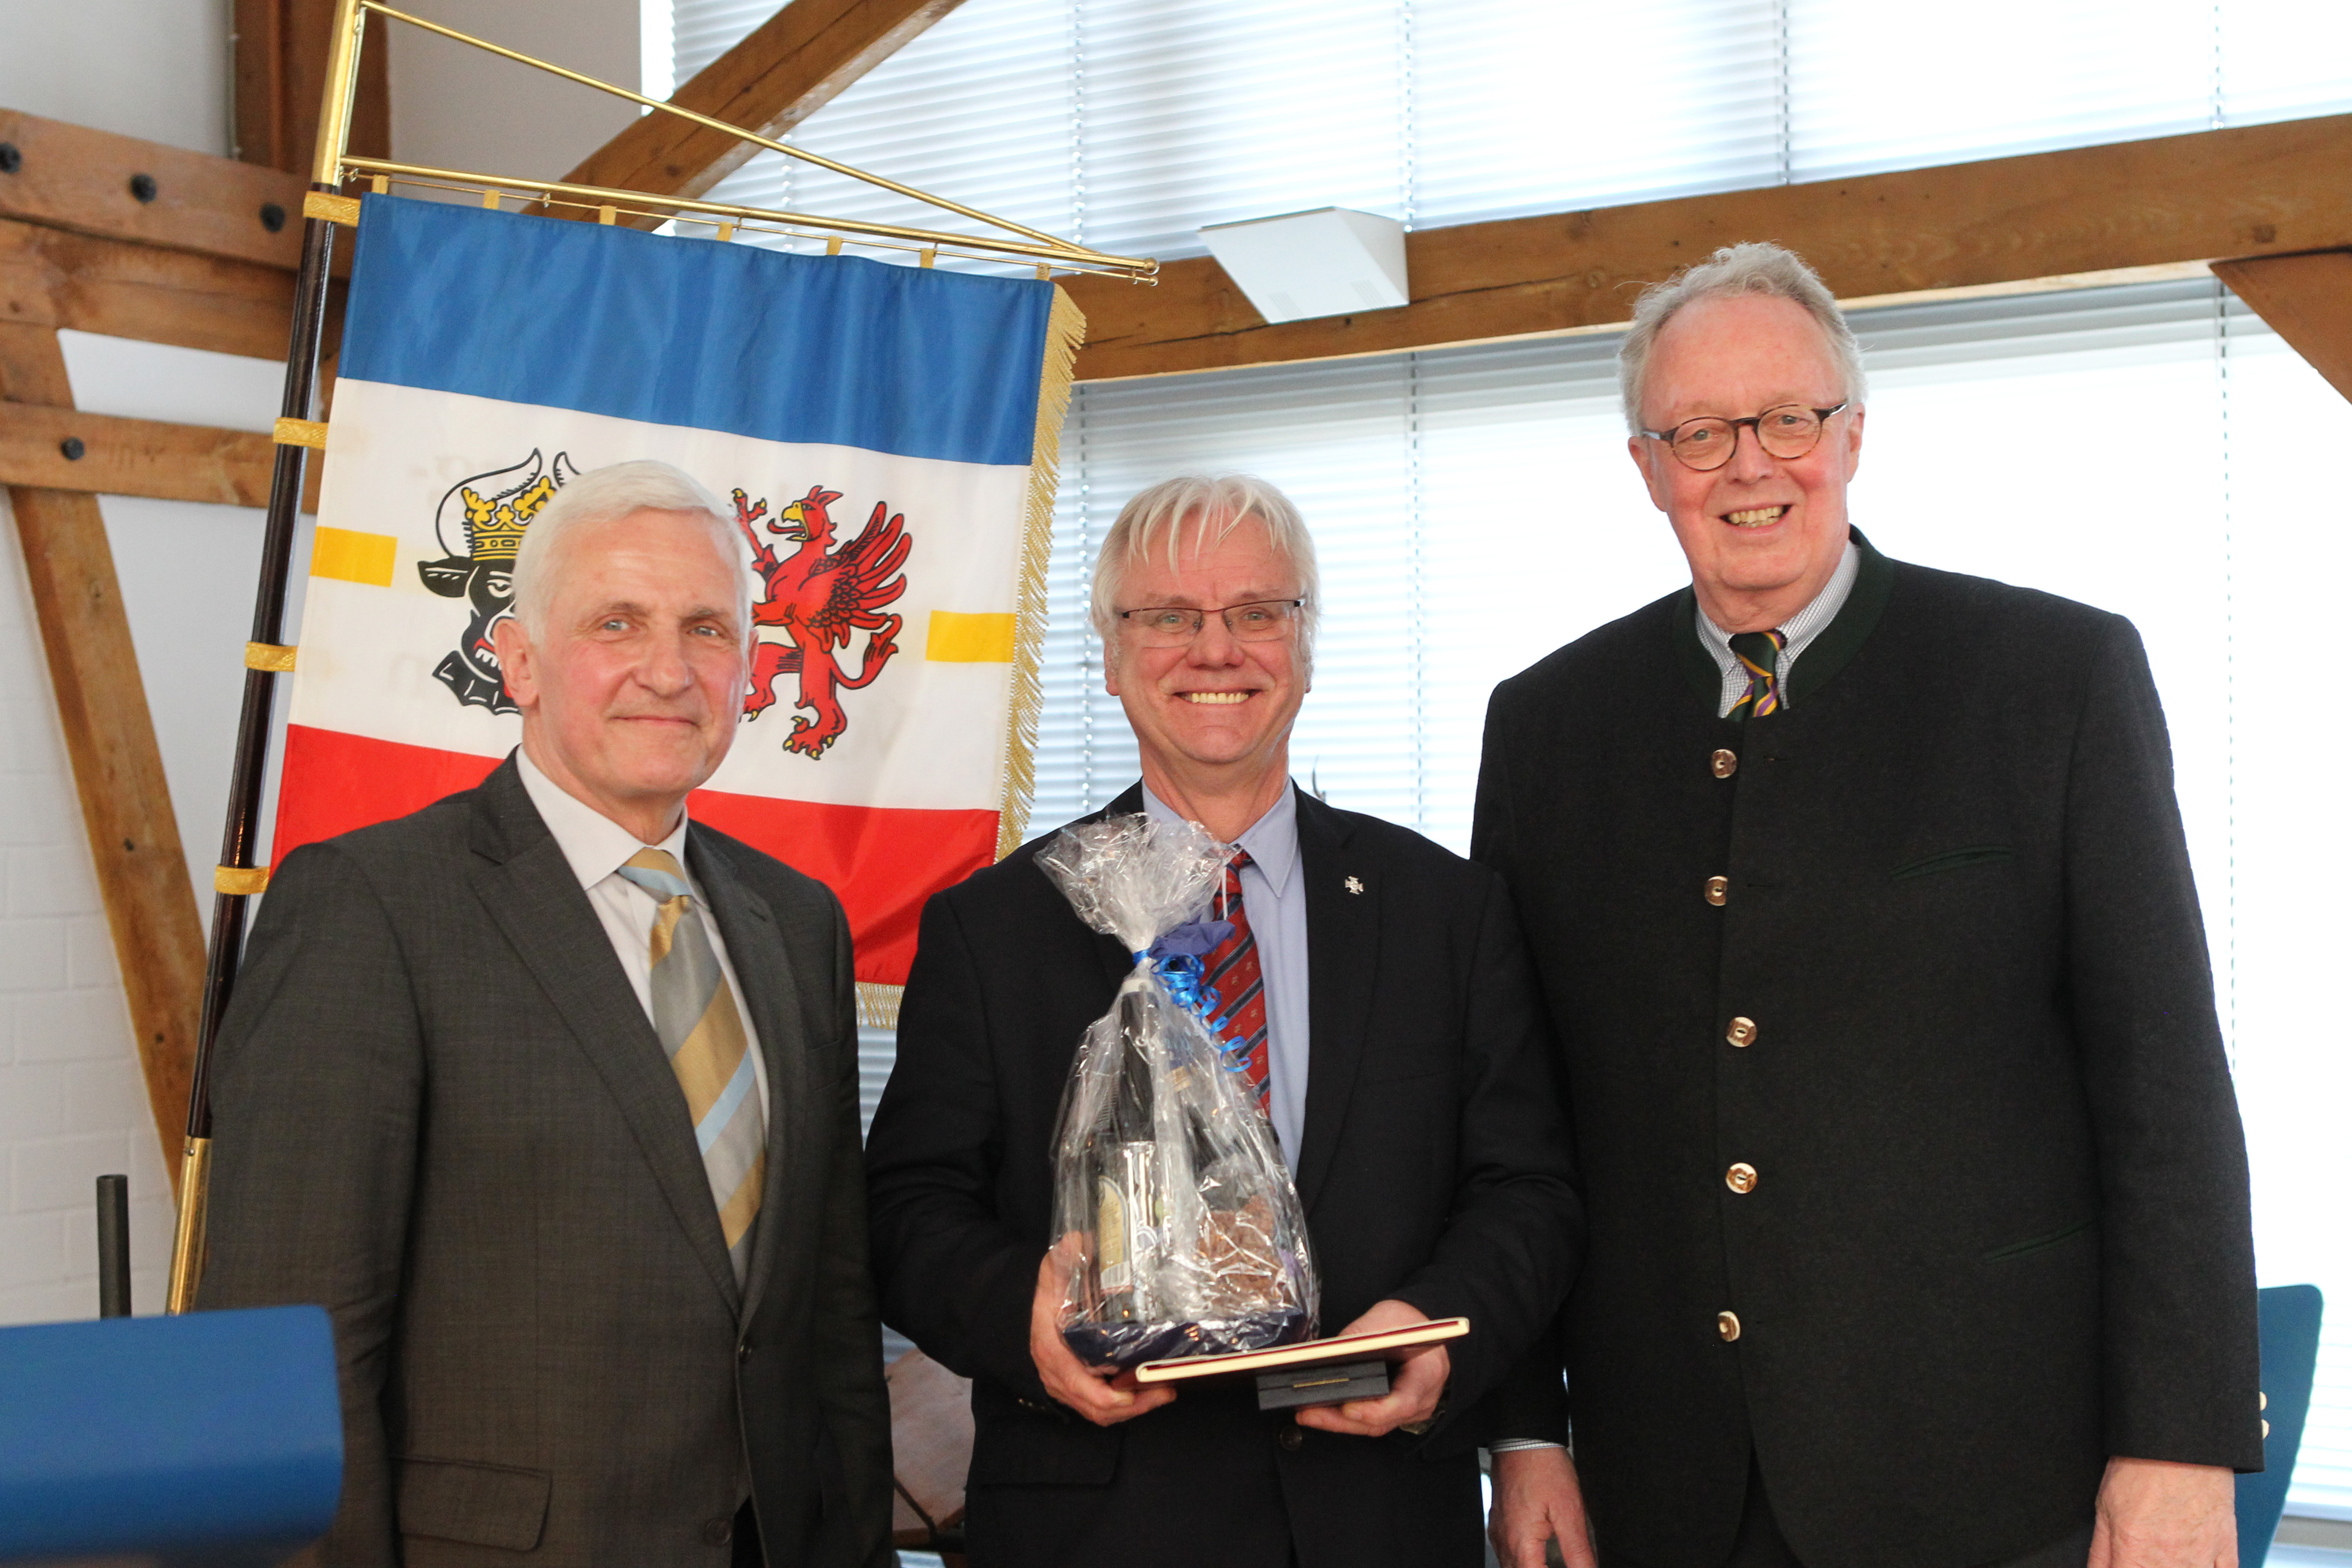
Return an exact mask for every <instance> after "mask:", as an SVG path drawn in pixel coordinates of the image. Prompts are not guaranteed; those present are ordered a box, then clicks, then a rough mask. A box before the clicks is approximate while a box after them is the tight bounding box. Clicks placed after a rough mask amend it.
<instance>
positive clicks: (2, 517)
mask: <svg viewBox="0 0 2352 1568" xmlns="http://www.w3.org/2000/svg"><path fill="white" fill-rule="evenodd" d="M0 534H5V537H0V1324H6V1323H32V1322H49V1321H58V1320H60V1319H66V1318H88V1317H94V1316H96V1315H97V1311H98V1246H97V1232H96V1228H95V1219H94V1215H95V1198H94V1191H93V1184H94V1183H95V1181H96V1179H97V1178H98V1177H100V1176H101V1175H105V1174H108V1173H115V1172H120V1173H124V1174H127V1175H129V1176H130V1178H131V1265H132V1268H131V1299H132V1301H133V1303H134V1305H135V1306H136V1308H137V1309H138V1310H140V1311H142V1312H152V1311H155V1310H160V1309H161V1308H162V1306H163V1286H164V1275H165V1271H166V1269H167V1268H168V1267H169V1264H170V1259H171V1250H172V1247H171V1241H172V1237H171V1227H172V1205H171V1187H170V1184H169V1183H168V1182H167V1181H166V1180H165V1178H164V1174H163V1156H162V1153H161V1152H160V1146H159V1144H158V1143H157V1141H156V1137H155V1131H154V1122H153V1121H152V1118H151V1116H150V1114H149V1112H148V1109H147V1089H146V1084H145V1081H144V1079H142V1076H141V1074H140V1070H139V1062H138V1058H137V1056H136V1055H135V1053H134V1051H133V1047H132V1045H131V1019H130V1014H129V1013H128V1011H127V1010H126V1008H125V1006H124V1003H123V999H122V983H121V976H120V974H119V973H118V972H117V969H116V966H115V960H114V946H113V942H112V940H111V939H110V937H109V935H108V933H107V927H106V916H105V913H104V911H103V910H102V909H101V907H100V903H99V895H98V879H97V877H96V876H95V874H94V873H93V871H92V869H91V866H90V858H89V844H88V842H87V841H86V840H85V839H84V838H83V837H82V826H81V812H80V809H79V805H78V804H77V802H76V801H75V798H74V786H73V773H72V770H71V768H70V766H69V764H68V762H67V760H66V749H65V736H64V734H63V732H62V731H60V730H59V729H58V712H57V703H56V700H55V699H54V698H53V697H52V696H51V695H50V689H49V670H48V664H47V660H46V658H43V656H42V652H41V639H40V630H39V627H38V626H37V625H36V624H35V623H34V619H33V606H32V597H31V595H30V592H29V590H28V588H27V586H26V581H25V561H24V555H23V552H22V546H21V545H20V544H19V542H18V541H17V538H16V522H15V520H14V519H13V518H11V517H9V516H8V514H7V502H6V500H5V492H0Z"/></svg>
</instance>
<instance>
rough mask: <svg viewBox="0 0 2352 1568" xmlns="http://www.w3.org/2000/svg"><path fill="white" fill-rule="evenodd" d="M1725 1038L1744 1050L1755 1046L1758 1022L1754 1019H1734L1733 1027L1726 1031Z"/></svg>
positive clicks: (1732, 1021)
mask: <svg viewBox="0 0 2352 1568" xmlns="http://www.w3.org/2000/svg"><path fill="white" fill-rule="evenodd" d="M1723 1037H1724V1038H1725V1039H1727V1040H1729V1041H1730V1042H1731V1043H1732V1044H1733V1045H1735V1046H1738V1047H1741V1048H1743V1049H1745V1048H1746V1047H1749V1046H1752V1045H1754V1044H1755V1043H1756V1020H1755V1019H1753V1018H1734V1019H1733V1020H1731V1027H1730V1028H1728V1029H1727V1030H1725V1031H1724V1035H1723Z"/></svg>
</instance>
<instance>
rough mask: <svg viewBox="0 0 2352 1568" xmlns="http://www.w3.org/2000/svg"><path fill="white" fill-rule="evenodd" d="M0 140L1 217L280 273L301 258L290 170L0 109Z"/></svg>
mask: <svg viewBox="0 0 2352 1568" xmlns="http://www.w3.org/2000/svg"><path fill="white" fill-rule="evenodd" d="M0 142H7V143H9V144H10V145H12V146H14V147H15V148H16V159H15V160H14V161H15V163H16V169H15V171H14V172H13V173H7V174H0V217H5V218H14V219H16V220H17V221H19V222H23V223H33V224H39V225H41V226H44V227H47V228H61V229H65V230H68V231H69V232H71V233H75V234H88V235H95V236H98V237H101V238H106V239H127V240H131V241H134V242H136V243H138V244H140V245H152V246H159V247H165V248H168V249H173V250H193V251H196V252H198V253H200V254H202V255H205V256H216V257H220V258H224V259H226V260H230V261H253V262H259V263H260V264H261V265H263V266H265V267H277V268H284V269H285V270H287V271H289V272H291V271H293V270H294V269H295V268H298V267H299V266H300V265H301V264H302V193H303V192H304V191H305V190H307V189H309V184H308V182H306V181H304V180H303V179H301V178H300V177H299V176H298V175H294V174H280V173H279V172H278V171H277V170H275V169H261V168H256V167H254V166H253V165H252V164H250V163H234V162H232V161H230V160H229V159H226V158H215V157H212V156H210V155H208V154H206V153H190V152H188V151H186V150H185V149H184V148H179V147H166V146H164V145H163V143H162V142H142V141H140V140H139V139H137V138H136V137H131V136H117V135H115V134H113V133H112V132H106V131H92V130H91V129H89V127H88V126H86V125H69V124H68V123H66V122H65V121H61V120H44V119H42V118H41V117H40V116H38V115H36V114H20V113H18V112H17V111H16V110H12V109H0ZM142 181H144V182H146V183H145V184H141V183H140V182H142ZM142 193H143V195H142ZM273 214H274V216H273ZM273 222H275V224H276V225H277V226H276V227H274V228H273V227H271V224H272V223H273Z"/></svg>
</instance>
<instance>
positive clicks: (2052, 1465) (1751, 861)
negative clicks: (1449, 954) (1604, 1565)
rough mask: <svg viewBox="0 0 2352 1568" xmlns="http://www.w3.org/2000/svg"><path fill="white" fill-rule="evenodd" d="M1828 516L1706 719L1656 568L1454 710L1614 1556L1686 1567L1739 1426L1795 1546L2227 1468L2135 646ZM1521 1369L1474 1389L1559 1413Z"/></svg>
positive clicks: (2175, 876)
mask: <svg viewBox="0 0 2352 1568" xmlns="http://www.w3.org/2000/svg"><path fill="white" fill-rule="evenodd" d="M1857 538H1859V536H1858V535H1857ZM1863 551H1864V563H1863V568H1862V573H1861V575H1860V577H1859V579H1858V581H1857V582H1856V584H1855V587H1854V589H1853V595H1852V597H1851V598H1850V599H1849V600H1848V602H1847V604H1846V605H1845V606H1844V608H1843V611H1842V612H1841V613H1840V615H1839V616H1838V617H1837V619H1836V620H1835V621H1834V622H1833V623H1832V625H1831V626H1830V627H1829V628H1828V629H1827V630H1826V631H1824V632H1823V633H1822V636H1821V637H1820V638H1819V640H1818V641H1816V642H1815V643H1814V644H1813V646H1812V647H1811V648H1809V649H1808V650H1807V651H1806V652H1805V654H1804V655H1803V657H1802V658H1800V659H1799V660H1798V661H1797V663H1796V665H1795V667H1794V669H1793V672H1792V677H1791V680H1790V691H1789V697H1790V703H1789V706H1788V707H1787V708H1785V709H1784V710H1781V711H1780V712H1779V713H1776V714H1773V715H1770V716H1768V717H1766V718H1763V719H1759V720H1755V721H1750V722H1748V724H1747V725H1746V726H1745V727H1744V728H1743V727H1742V726H1741V725H1739V724H1738V723H1736V722H1731V721H1723V720H1719V719H1717V717H1716V716H1715V706H1716V702H1717V690H1718V689H1719V685H1720V681H1719V677H1718V675H1717V668H1716V666H1715V665H1714V663H1713V662H1712V661H1711V660H1710V659H1709V658H1707V657H1706V654H1705V652H1704V651H1703V650H1702V648H1701V647H1700V646H1699V644H1698V641H1697V637H1696V630H1695V627H1694V621H1693V615H1694V600H1693V596H1692V595H1691V594H1690V592H1689V591H1688V590H1685V591H1684V592H1682V593H1680V594H1677V595H1673V596H1672V597H1669V598H1666V599H1662V600H1660V601H1658V602H1657V603H1656V604H1654V605H1649V606H1648V607H1647V608H1644V609H1642V610H1638V611H1636V612H1634V613H1633V615H1631V616H1626V617H1625V618H1624V619H1623V620H1621V621H1617V622H1614V623H1612V624H1611V625H1609V626H1602V627H1601V628H1600V629H1599V630H1597V631H1595V632H1593V633H1591V635H1589V636H1587V637H1583V638H1581V639H1580V640H1579V641H1577V642H1574V643H1571V644H1570V645H1569V646H1568V647H1564V648H1562V649H1560V650H1559V652H1558V653H1555V654H1553V655H1552V656H1551V657H1550V658H1547V659H1545V660H1544V661H1543V662H1541V663H1540V664H1538V665H1537V666H1535V667H1534V668H1531V669H1529V670H1528V671H1527V672H1525V673H1524V674H1521V675H1519V676H1517V677H1515V678H1513V679H1510V680H1508V681H1506V682H1504V683H1503V685H1501V686H1500V687H1498V688H1497V689H1496V693H1495V697H1494V701H1493V706H1492V707H1491V709H1490V710H1489V711H1488V715H1487V723H1486V762H1485V767H1484V771H1483V773H1482V776H1481V778H1480V782H1479V799H1478V822H1477V829H1476V837H1475V854H1476V855H1477V856H1478V858H1481V859H1483V860H1485V861H1486V863H1487V864H1489V865H1492V866H1494V867H1496V868H1497V869H1499V870H1501V871H1502V872H1503V874H1504V876H1505V877H1506V878H1507V879H1508V880H1509V882H1510V884H1511V886H1512V889H1513V891H1514V893H1515V895H1516V897H1517V900H1518V906H1519V909H1520V910H1521V912H1522V916H1523V918H1524V920H1525V921H1526V925H1527V930H1528V940H1529V944H1530V947H1531V949H1532V951H1533V952H1534V954H1535V958H1536V964H1537V968H1538V973H1540V974H1541V976H1542V982H1543V986H1544V992H1545V994H1546V996H1547V998H1548V999H1549V1004H1550V1010H1551V1016H1552V1020H1553V1023H1554V1025H1555V1026H1556V1027H1557V1029H1558V1031H1559V1038H1560V1041H1561V1046H1562V1058H1561V1059H1562V1061H1563V1062H1564V1063H1565V1072H1564V1075H1563V1076H1564V1079H1565V1081H1566V1084H1567V1089H1568V1093H1569V1096H1570V1102H1571V1104H1572V1105H1573V1107H1574V1119H1575V1125H1576V1135H1577V1141H1578V1150H1579V1155H1580V1163H1579V1169H1580V1173H1581V1175H1582V1180H1583V1184H1584V1190H1585V1196H1586V1203H1587V1205H1588V1208H1589V1212H1590V1215H1591V1242H1590V1252H1589V1254H1588V1257H1587V1260H1586V1263H1585V1267H1584V1269H1583V1272H1582V1275H1581V1277H1580V1279H1579V1281H1578V1284H1577V1287H1576V1289H1575V1292H1574V1294H1573V1296H1572V1297H1571V1299H1570V1302H1569V1304H1568V1306H1567V1308H1566V1310H1565V1311H1564V1313H1563V1315H1562V1320H1561V1321H1562V1326H1563V1327H1562V1331H1563V1334H1564V1338H1565V1343H1566V1347H1567V1367H1568V1382H1569V1386H1570V1404H1571V1405H1572V1406H1573V1413H1574V1418H1575V1433H1576V1450H1577V1460H1578V1464H1579V1467H1580V1469H1581V1471H1582V1474H1583V1478H1584V1485H1585V1489H1586V1494H1587V1498H1588V1500H1589V1502H1590V1504H1591V1510H1592V1513H1593V1517H1594V1519H1595V1521H1596V1522H1597V1526H1598V1529H1599V1531H1600V1533H1601V1541H1602V1543H1603V1546H1604V1549H1609V1548H1612V1547H1613V1548H1614V1550H1615V1551H1616V1552H1622V1554H1623V1555H1624V1556H1625V1557H1627V1558H1629V1559H1631V1560H1634V1561H1638V1562H1640V1563H1645V1564H1654V1565H1657V1568H1702V1565H1705V1568H1713V1565H1714V1564H1716V1563H1720V1562H1721V1561H1722V1559H1723V1556H1724V1553H1725V1552H1727V1549H1728V1548H1729V1546H1730V1543H1731V1541H1732V1536H1733V1531H1734V1529H1735V1527H1736V1525H1737V1523H1738V1517H1739V1510H1740V1500H1741V1496H1742V1488H1743V1483H1744V1481H1745V1479H1746V1477H1747V1474H1748V1463H1749V1454H1750V1451H1751V1448H1752V1450H1753V1452H1754V1455H1755V1458H1756V1461H1757V1463H1758V1464H1759V1466H1760V1468H1761V1473H1762V1475H1763V1479H1764V1481H1765V1490H1766V1495H1767V1496H1768V1497H1769V1500H1770V1502H1771V1506H1772V1509H1773V1511H1774V1513H1775V1514H1776V1516H1777V1517H1778V1520H1779V1522H1780V1528H1781V1531H1782V1533H1783V1534H1784V1535H1785V1536H1786V1537H1787V1539H1788V1541H1789V1542H1790V1545H1791V1546H1792V1547H1793V1548H1794V1549H1795V1550H1796V1552H1797V1553H1798V1554H1799V1555H1800V1556H1801V1557H1802V1558H1803V1559H1804V1561H1805V1562H1806V1563H1808V1564H1811V1568H1886V1565H1888V1564H1916V1565H1918V1568H1947V1565H1958V1564H1964V1563H1985V1562H1989V1561H1992V1560H1994V1559H1997V1558H2000V1557H2004V1556H2008V1555H2010V1554H2012V1553H2016V1552H2024V1551H2026V1550H2029V1549H2031V1548H2032V1547H2035V1546H2037V1545H2039V1544H2041V1543H2043V1542H2050V1541H2053V1540H2055V1539H2056V1538H2058V1537H2059V1536H2061V1535H2063V1534H2064V1533H2066V1532H2067V1531H2070V1530H2072V1529H2074V1528H2075V1527H2076V1526H2078V1525H2079V1524H2081V1523H2083V1522H2084V1521H2087V1520H2088V1518H2089V1516H2090V1508H2091V1500H2092V1497H2093V1495H2094V1493H2095V1489H2096V1486H2097V1482H2098V1479H2099V1476H2100V1471H2101V1468H2102V1465H2103V1463H2104V1461H2105V1458H2106V1456H2108V1455H2111V1454H2120V1455H2134V1456H2139V1457H2143V1458H2158V1459H2173V1460H2182V1461H2191V1462H2197V1463H2203V1464H2212V1465H2231V1466H2236V1467H2239V1468H2260V1466H2261V1463H2262V1448H2261V1440H2260V1436H2259V1429H2258V1426H2257V1420H2258V1417H2257V1414H2256V1408H2255V1406H2256V1389H2255V1383H2256V1358H2255V1342H2254V1291H2253V1272H2252V1247H2251V1243H2250V1238H2249V1224H2248V1214H2247V1195H2246V1165H2245V1151H2244V1144H2243V1141H2242V1134H2241V1132H2240V1130H2239V1124H2238V1114H2237V1107H2236V1103H2235V1100H2234V1099H2233V1098H2232V1095H2231V1087H2230V1074H2229V1068H2228V1066H2227V1064H2226V1063H2225V1061H2224V1060H2223V1058H2222V1051H2221V1037H2220V1032H2219V1029H2218V1028H2217V1026H2216V1024H2215V1020H2214V1012H2213V993H2212V983H2211V971H2210V961H2209V958H2208V955H2207V952H2206V947H2205V938H2204V932H2203V930H2202V927H2201V925H2200V918H2199V914H2198V905H2197V898H2196V892H2195V889H2193V887H2192V886H2191V884H2190V879H2189V858H2188V851H2187V847H2186V845H2185V843H2184V841H2183V838H2182V835H2181V829H2180V817H2179V809H2178V807H2177V805H2175V802H2174V799H2173V793H2172V764H2171V752H2170V750H2169V747H2168V742H2167V740H2166V736H2165V729H2164V719H2163V715H2162V712H2161V711H2160V710H2159V709H2158V703H2157V696H2156V689H2155V686H2154V684H2153V683H2152V681H2151V680H2150V679H2149V676H2148V668H2147V658H2146V656H2145V655H2144V654H2143V652H2142V651H2141V647H2140V643H2139V639H2138V637H2137V636H2136V635H2135V634H2134V632H2133V630H2132V627H2131V626H2130V624H2129V623H2128V622H2126V621H2125V620H2124V619H2122V618H2121V617H2120V616H2112V615H2108V614H2105V613H2103V612H2101V611H2098V610H2094V609H2090V608H2087V607H2085V606H2084V605H2077V604H2074V603H2071V602H2069V601H2067V600H2064V599H2059V598H2054V597H2053V596H2051V595H2047V594H2039V593H2033V592H2030V591H2027V590H2024V589H2020V588H2012V587H2009V586H2006V585H2004V584H1999V583H1990V582H1986V581H1983V580H1981V579H1978V578H1973V577H1961V576H1955V575H1953V574H1949V573H1944V572H1933V571H1928V570H1926V569H1924V568H1921V567H1917V566H1909V565H1902V564H1897V563H1889V562H1888V561H1886V560H1885V558H1884V557H1883V556H1881V555H1879V554H1878V553H1877V552H1875V551H1874V550H1872V549H1870V548H1869V546H1868V545H1867V543H1864V545H1863ZM1719 749H1720V751H1723V752H1730V753H1732V755H1733V756H1734V757H1735V758H1736V770H1735V771H1732V772H1731V773H1729V775H1728V776H1722V777H1719V776H1717V774H1718V771H1719V770H1718V768H1717V766H1716V765H1715V764H1714V763H1713V762H1712V760H1711V759H1713V758H1714V757H1715V756H1716V755H1717V753H1718V750H1719ZM1716 876H1721V877H1726V878H1727V879H1729V888H1728V892H1727V900H1726V902H1725V903H1724V904H1723V905H1721V906H1720V907H1718V906H1717V905H1715V904H1713V903H1711V902H1710V901H1709V900H1708V899H1707V898H1706V894H1705V889H1706V884H1707V879H1709V878H1710V877H1716ZM1735 1019H1746V1020H1749V1021H1750V1022H1751V1023H1752V1026H1753V1030H1754V1037H1753V1040H1752V1043H1750V1044H1748V1045H1746V1046H1741V1045H1738V1044H1736V1043H1734V1042H1733V1041H1732V1040H1731V1039H1730V1038H1729V1036H1730V1034H1731V1033H1732V1032H1733V1030H1734V1020H1735ZM1735 1162H1743V1163H1747V1164H1748V1165H1751V1166H1753V1167H1754V1169H1755V1171H1756V1173H1757V1175H1758V1179H1757V1182H1756V1184H1755V1185H1754V1187H1753V1189H1752V1190H1750V1191H1748V1192H1746V1193H1744V1194H1743V1193H1739V1192H1736V1191H1734V1190H1732V1188H1731V1186H1730V1185H1729V1184H1727V1179H1726V1178H1727V1172H1728V1170H1729V1167H1730V1166H1731V1165H1732V1164H1733V1163H1735ZM1726 1311H1728V1312H1733V1313H1736V1314H1737V1316H1738V1328H1739V1332H1738V1339H1737V1341H1736V1342H1727V1341H1726V1340H1725V1339H1724V1338H1723V1337H1721V1335H1720V1333H1719V1331H1718V1322H1717V1313H1719V1312H1726ZM1529 1392H1530V1394H1531V1395H1532V1400H1531V1403H1529V1404H1528V1405H1523V1406H1521V1407H1520V1408H1518V1409H1517V1410H1515V1411H1514V1412H1513V1413H1512V1416H1511V1424H1512V1425H1516V1426H1521V1427H1523V1428H1524V1427H1528V1426H1537V1427H1538V1428H1539V1427H1540V1426H1542V1425H1543V1424H1544V1423H1545V1422H1546V1421H1548V1420H1549V1421H1556V1420H1557V1419H1558V1416H1557V1412H1556V1410H1555V1411H1554V1413H1553V1414H1552V1415H1549V1416H1547V1415H1544V1414H1542V1412H1543V1410H1544V1407H1545V1405H1546V1404H1547V1403H1549V1405H1553V1406H1556V1405H1557V1403H1558V1398H1559V1389H1558V1380H1557V1379H1553V1380H1552V1381H1551V1383H1550V1384H1549V1385H1548V1386H1542V1387H1535V1388H1532V1389H1531V1390H1530V1391H1529ZM1528 1435H1530V1436H1536V1435H1542V1434H1541V1433H1540V1431H1539V1430H1538V1431H1530V1432H1529V1433H1528Z"/></svg>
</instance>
